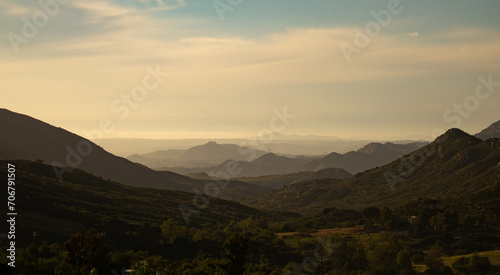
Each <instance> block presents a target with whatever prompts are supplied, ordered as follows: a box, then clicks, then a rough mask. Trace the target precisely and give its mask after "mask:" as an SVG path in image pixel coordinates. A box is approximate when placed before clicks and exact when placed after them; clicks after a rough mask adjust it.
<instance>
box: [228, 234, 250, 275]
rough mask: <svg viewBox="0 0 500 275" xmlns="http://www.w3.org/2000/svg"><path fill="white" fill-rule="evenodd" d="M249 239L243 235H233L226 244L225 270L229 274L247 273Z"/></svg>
mask: <svg viewBox="0 0 500 275" xmlns="http://www.w3.org/2000/svg"><path fill="white" fill-rule="evenodd" d="M248 241H249V238H248V236H246V235H245V234H242V233H233V234H232V235H231V236H229V238H228V239H227V240H226V241H225V242H224V245H223V247H224V253H223V255H222V256H223V258H224V260H225V264H224V265H223V268H224V270H225V271H227V272H228V273H229V274H232V275H240V274H243V272H244V271H245V269H244V266H245V257H246V252H247V249H248Z"/></svg>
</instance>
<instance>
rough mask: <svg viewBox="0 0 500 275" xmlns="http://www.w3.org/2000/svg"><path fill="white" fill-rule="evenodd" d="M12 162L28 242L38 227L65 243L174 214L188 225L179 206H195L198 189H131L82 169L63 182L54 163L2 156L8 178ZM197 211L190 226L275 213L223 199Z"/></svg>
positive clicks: (1, 172)
mask: <svg viewBox="0 0 500 275" xmlns="http://www.w3.org/2000/svg"><path fill="white" fill-rule="evenodd" d="M8 163H12V164H14V165H15V166H16V167H15V168H16V180H15V182H16V185H15V191H16V200H15V203H16V212H17V214H18V217H22V218H19V221H18V223H17V231H18V235H19V236H20V237H19V239H20V240H27V241H28V242H31V238H21V236H23V235H22V233H25V235H26V236H30V235H31V231H32V230H33V228H34V227H35V225H37V226H38V228H39V230H40V232H41V235H42V236H43V239H44V240H47V241H49V240H50V241H65V240H67V239H68V237H69V235H70V234H73V233H76V232H81V231H84V230H86V229H89V228H91V227H94V228H97V227H98V226H99V227H101V226H102V228H103V229H104V230H106V231H108V232H111V231H112V232H115V231H119V230H122V232H116V234H125V232H126V231H127V230H138V228H139V227H141V226H144V225H146V227H147V226H149V225H151V226H156V227H158V226H159V224H161V223H162V222H163V221H165V220H167V219H169V218H174V219H175V220H177V221H178V222H179V223H181V224H184V218H183V216H182V215H181V212H180V211H179V206H180V205H181V204H184V205H187V206H193V198H194V194H192V193H187V192H183V191H170V190H158V189H149V188H138V187H131V186H127V185H123V184H119V183H116V182H113V181H109V180H104V179H102V178H100V177H96V176H94V175H91V174H89V173H87V172H85V171H83V170H80V169H75V170H74V171H73V172H72V173H68V174H67V176H66V177H65V179H64V181H59V180H58V178H57V176H56V175H55V174H54V171H53V168H52V166H49V165H46V164H43V163H40V162H31V161H26V160H13V161H5V160H2V161H0V175H1V177H2V178H4V179H6V178H7V175H6V173H7V164H8ZM1 198H2V201H7V192H2V193H1ZM193 208H194V207H193ZM196 210H197V211H198V213H197V214H192V215H190V216H189V222H190V224H189V225H190V226H194V227H200V226H202V225H203V224H207V223H208V224H215V223H226V222H230V221H231V220H240V219H244V218H247V217H248V216H250V215H254V216H267V217H271V214H269V213H266V212H262V211H260V210H256V209H253V208H250V207H247V206H243V205H241V204H238V203H235V202H229V201H225V200H221V199H217V198H211V199H210V201H209V203H208V204H207V205H206V207H205V208H200V209H196ZM125 238H126V237H125Z"/></svg>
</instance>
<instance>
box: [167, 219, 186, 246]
mask: <svg viewBox="0 0 500 275" xmlns="http://www.w3.org/2000/svg"><path fill="white" fill-rule="evenodd" d="M188 233H189V228H187V227H186V226H183V225H179V224H178V223H177V221H176V220H174V219H173V218H170V219H168V220H166V221H164V222H163V224H162V225H161V240H160V243H162V244H166V243H174V241H175V240H176V239H177V238H183V237H187V236H188Z"/></svg>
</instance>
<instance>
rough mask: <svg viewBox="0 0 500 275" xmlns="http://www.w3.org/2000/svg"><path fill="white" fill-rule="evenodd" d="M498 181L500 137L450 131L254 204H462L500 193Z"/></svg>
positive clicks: (308, 207)
mask: <svg viewBox="0 0 500 275" xmlns="http://www.w3.org/2000/svg"><path fill="white" fill-rule="evenodd" d="M499 185H500V140H499V139H489V140H486V141H481V140H480V139H478V138H475V137H473V136H471V135H469V134H467V133H465V132H463V131H461V130H459V129H450V130H449V131H447V132H446V133H445V134H443V135H442V136H440V137H438V138H437V139H436V140H435V141H434V142H432V143H431V144H429V145H427V146H425V147H423V148H421V149H419V150H417V151H415V152H413V153H410V154H408V155H405V156H403V157H401V158H399V159H397V160H395V161H393V162H391V163H390V164H387V165H385V166H383V167H378V168H374V169H371V170H369V171H365V172H363V173H359V174H357V175H355V176H354V177H353V178H349V179H342V180H329V179H323V180H310V181H305V182H301V183H296V184H292V185H290V186H288V187H285V188H281V189H279V190H275V191H273V192H271V193H268V194H265V195H262V196H260V197H258V198H256V199H254V200H252V201H251V202H250V203H249V205H251V206H254V207H257V208H261V209H287V210H290V211H298V212H302V213H306V212H309V211H319V210H321V209H323V208H326V207H340V208H351V209H352V208H354V209H362V208H364V207H367V206H379V207H381V206H397V205H401V204H404V203H407V202H409V201H412V200H415V199H418V198H430V199H436V200H448V199H450V200H454V201H457V202H459V201H460V199H461V198H465V196H468V197H474V196H475V197H486V196H489V195H488V194H498V188H499ZM490 199H491V198H490ZM494 199H496V200H498V198H494Z"/></svg>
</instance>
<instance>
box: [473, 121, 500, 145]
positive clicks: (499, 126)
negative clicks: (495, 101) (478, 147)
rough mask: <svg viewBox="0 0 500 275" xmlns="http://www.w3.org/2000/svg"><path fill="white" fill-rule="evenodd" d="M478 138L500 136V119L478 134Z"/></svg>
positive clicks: (484, 138) (485, 138)
mask: <svg viewBox="0 0 500 275" xmlns="http://www.w3.org/2000/svg"><path fill="white" fill-rule="evenodd" d="M476 137H477V138H480V139H482V140H487V139H489V138H500V120H499V121H497V122H494V123H493V124H491V125H490V126H488V128H486V129H484V130H482V131H481V132H479V133H477V134H476Z"/></svg>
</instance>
